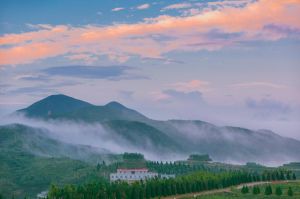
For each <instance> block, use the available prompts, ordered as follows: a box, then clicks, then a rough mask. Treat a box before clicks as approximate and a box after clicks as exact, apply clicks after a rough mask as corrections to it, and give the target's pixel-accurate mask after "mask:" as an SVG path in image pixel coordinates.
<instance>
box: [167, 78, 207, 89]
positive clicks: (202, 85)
mask: <svg viewBox="0 0 300 199" xmlns="http://www.w3.org/2000/svg"><path fill="white" fill-rule="evenodd" d="M171 86H172V88H174V89H175V90H178V91H182V92H192V91H202V92H203V91H207V90H210V88H209V86H210V83H209V82H207V81H202V80H198V79H194V80H190V81H187V82H177V83H174V84H172V85H171Z"/></svg>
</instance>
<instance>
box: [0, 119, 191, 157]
mask: <svg viewBox="0 0 300 199" xmlns="http://www.w3.org/2000/svg"><path fill="white" fill-rule="evenodd" d="M9 124H21V125H25V126H28V127H31V128H34V129H37V131H35V133H37V132H42V133H43V134H46V135H47V136H48V137H49V138H52V139H55V140H58V141H60V142H62V143H66V144H72V145H80V146H89V147H92V148H93V149H96V150H95V151H98V152H99V153H107V154H122V153H124V152H132V153H136V152H138V153H142V154H144V156H145V158H146V159H148V160H155V161H174V160H179V159H185V158H187V155H188V154H177V153H176V154H175V153H173V154H166V153H158V152H157V150H156V149H155V146H152V143H151V142H150V141H147V140H146V143H147V147H140V146H137V145H134V144H131V143H130V142H128V140H126V139H124V138H123V137H122V136H120V135H118V134H117V133H114V130H112V129H107V127H103V125H102V124H100V123H85V122H80V121H69V120H52V119H49V120H41V119H33V118H28V117H25V116H24V115H22V114H12V115H9V116H6V117H3V118H1V120H0V125H9ZM145 139H147V138H145ZM166 147H167V146H166ZM32 152H33V153H35V152H34V151H32Z"/></svg>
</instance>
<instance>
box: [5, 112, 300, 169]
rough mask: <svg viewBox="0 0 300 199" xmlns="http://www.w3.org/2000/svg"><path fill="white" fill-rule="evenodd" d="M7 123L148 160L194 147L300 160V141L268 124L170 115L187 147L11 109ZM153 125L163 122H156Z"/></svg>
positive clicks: (223, 156) (262, 159)
mask: <svg viewBox="0 0 300 199" xmlns="http://www.w3.org/2000/svg"><path fill="white" fill-rule="evenodd" d="M8 124H22V125H25V126H29V127H32V128H34V129H41V130H40V131H36V132H43V134H46V135H47V136H48V137H50V138H51V139H54V140H57V141H60V142H61V143H65V144H72V145H76V146H88V147H91V148H93V152H95V151H96V152H97V153H99V154H122V153H124V152H134V153H136V152H138V153H142V154H144V156H145V158H146V159H148V160H155V161H175V160H182V159H186V158H187V157H188V155H189V154H191V153H202V154H209V155H210V156H211V157H212V159H213V160H214V161H221V162H226V163H234V164H245V163H246V162H257V163H260V164H264V165H269V166H278V165H282V164H283V163H288V162H292V161H300V155H299V154H300V144H299V143H300V142H298V141H296V140H292V139H287V138H283V137H281V136H279V135H277V134H275V133H273V132H271V131H266V130H265V131H251V130H246V129H241V128H237V129H236V128H228V127H219V126H215V125H212V124H209V123H201V122H198V123H195V122H192V121H190V122H188V121H184V122H183V123H182V122H178V121H169V122H168V125H169V127H171V128H173V129H172V130H171V131H168V130H166V131H164V133H166V134H167V135H168V136H169V137H172V139H173V140H175V141H178V142H179V143H180V144H181V145H182V146H184V147H185V149H184V150H183V151H172V149H170V148H169V147H170V146H168V145H166V146H163V147H161V146H158V145H157V143H153V141H151V140H149V139H148V137H147V136H145V135H143V134H141V135H140V136H141V137H138V138H137V139H138V140H140V141H137V142H138V143H136V141H130V140H129V139H126V136H121V135H120V133H118V132H115V131H114V130H113V129H111V128H108V127H107V126H103V125H102V124H100V123H85V122H79V121H69V120H51V119H49V120H40V119H39V120H38V119H32V118H27V117H24V116H23V115H21V114H11V115H9V116H6V117H3V118H1V120H0V125H8ZM153 125H154V126H155V127H156V128H159V126H156V124H155V123H153ZM125 134H126V133H125ZM45 147H46V146H45ZM31 151H32V150H31ZM32 153H39V152H37V151H36V152H35V151H32Z"/></svg>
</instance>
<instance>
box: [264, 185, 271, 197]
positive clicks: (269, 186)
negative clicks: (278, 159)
mask: <svg viewBox="0 0 300 199" xmlns="http://www.w3.org/2000/svg"><path fill="white" fill-rule="evenodd" d="M265 195H272V187H271V185H268V186H266V188H265Z"/></svg>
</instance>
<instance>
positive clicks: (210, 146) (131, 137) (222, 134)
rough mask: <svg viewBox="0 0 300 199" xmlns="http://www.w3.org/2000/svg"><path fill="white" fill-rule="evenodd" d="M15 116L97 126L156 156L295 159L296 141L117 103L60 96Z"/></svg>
mask: <svg viewBox="0 0 300 199" xmlns="http://www.w3.org/2000/svg"><path fill="white" fill-rule="evenodd" d="M18 112H19V113H20V112H21V113H23V114H25V115H26V116H28V117H34V118H40V119H49V118H51V119H54V120H56V119H64V120H69V121H73V122H74V121H75V122H78V121H81V122H84V123H87V124H94V123H96V124H101V126H102V127H103V128H104V130H105V131H106V132H108V133H109V134H110V135H111V136H109V138H105V139H108V141H109V142H113V143H114V144H116V145H114V146H117V147H119V148H121V149H124V150H125V149H131V150H137V152H144V153H145V152H151V153H152V154H156V155H157V156H160V157H161V155H169V156H171V155H172V154H182V155H187V154H189V153H205V154H209V155H210V156H211V157H212V158H213V159H214V160H219V161H234V162H237V161H239V162H249V161H257V162H274V161H278V160H279V161H281V162H284V161H299V160H300V155H299V154H300V141H298V140H295V139H291V138H285V137H282V136H279V135H277V134H275V133H273V132H271V131H268V130H251V129H246V128H242V127H231V126H224V127H222V126H216V125H214V124H211V123H208V122H204V121H192V120H168V121H157V120H152V119H149V118H147V117H145V116H144V115H142V114H140V113H139V112H137V111H135V110H132V109H129V108H127V107H125V106H123V105H122V104H120V103H118V102H110V103H108V104H106V105H104V106H95V105H92V104H89V103H86V102H83V101H80V100H77V99H74V98H71V97H68V96H65V95H53V96H49V97H47V98H45V99H42V100H41V101H38V102H36V103H34V104H33V105H31V106H29V107H28V108H25V109H22V110H20V111H18ZM49 112H50V113H51V114H48V113H49ZM124 146H126V147H127V148H124ZM275 146H276V147H275ZM106 150H108V148H106Z"/></svg>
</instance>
